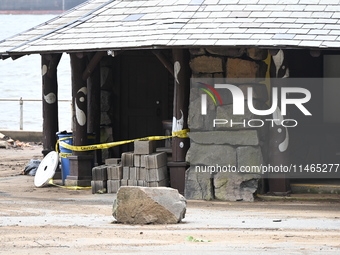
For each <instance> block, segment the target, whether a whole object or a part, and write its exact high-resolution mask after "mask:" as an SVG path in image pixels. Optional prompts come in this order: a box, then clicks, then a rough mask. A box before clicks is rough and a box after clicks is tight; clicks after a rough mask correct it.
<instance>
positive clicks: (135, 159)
mask: <svg viewBox="0 0 340 255" xmlns="http://www.w3.org/2000/svg"><path fill="white" fill-rule="evenodd" d="M140 161H141V155H139V154H134V155H133V165H134V166H137V167H140Z"/></svg>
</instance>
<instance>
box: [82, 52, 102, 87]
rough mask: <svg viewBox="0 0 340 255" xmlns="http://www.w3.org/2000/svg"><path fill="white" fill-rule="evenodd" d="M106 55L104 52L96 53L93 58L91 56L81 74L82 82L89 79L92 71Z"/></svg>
mask: <svg viewBox="0 0 340 255" xmlns="http://www.w3.org/2000/svg"><path fill="white" fill-rule="evenodd" d="M105 55H106V52H105V51H97V52H96V53H95V54H94V55H93V56H92V54H91V59H90V62H89V64H88V65H87V67H86V69H85V71H84V72H83V80H84V81H86V80H87V78H89V77H90V75H91V73H92V72H93V71H94V69H95V68H96V66H97V65H98V63H99V62H100V60H101V59H102V58H103V57H104V56H105Z"/></svg>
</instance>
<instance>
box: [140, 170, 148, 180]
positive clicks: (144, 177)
mask: <svg viewBox="0 0 340 255" xmlns="http://www.w3.org/2000/svg"><path fill="white" fill-rule="evenodd" d="M146 173H147V170H146V168H145V167H140V168H139V180H143V181H146Z"/></svg>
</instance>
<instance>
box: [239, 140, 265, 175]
mask: <svg viewBox="0 0 340 255" xmlns="http://www.w3.org/2000/svg"><path fill="white" fill-rule="evenodd" d="M236 153H237V166H238V167H239V168H240V167H241V166H243V167H256V166H260V165H261V164H263V157H262V151H261V148H260V147H251V146H241V147H238V148H237V149H236ZM253 170H255V168H253ZM258 173H259V171H258Z"/></svg>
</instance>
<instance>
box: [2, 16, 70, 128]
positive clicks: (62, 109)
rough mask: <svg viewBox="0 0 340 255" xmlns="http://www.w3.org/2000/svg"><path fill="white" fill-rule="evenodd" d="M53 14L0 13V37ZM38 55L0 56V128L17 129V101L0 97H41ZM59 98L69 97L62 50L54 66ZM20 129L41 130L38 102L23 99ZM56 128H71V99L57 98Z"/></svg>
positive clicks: (41, 20) (5, 36)
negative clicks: (60, 56) (4, 99)
mask: <svg viewBox="0 0 340 255" xmlns="http://www.w3.org/2000/svg"><path fill="white" fill-rule="evenodd" d="M53 17H55V15H0V41H1V40H3V39H5V38H8V37H10V36H13V35H15V34H17V33H20V32H23V31H25V30H27V29H29V28H31V27H34V26H36V25H38V24H41V23H43V22H45V21H47V20H50V19H52V18H53ZM40 66H41V58H40V55H39V54H34V55H30V56H24V57H21V58H19V59H16V60H15V61H13V60H12V59H6V60H1V59H0V130H1V129H2V130H3V129H11V130H19V127H20V125H19V123H20V111H19V110H20V105H19V102H18V101H16V102H3V101H1V99H2V98H10V99H20V97H22V98H23V99H39V100H41V98H42V85H41V67H40ZM58 84H59V88H58V95H59V99H66V100H71V74H70V64H69V56H68V55H67V54H63V57H62V59H61V61H60V64H59V66H58ZM23 109H24V112H23V120H24V124H23V129H24V130H26V131H28V130H33V131H42V102H41V101H39V102H24V104H23ZM59 130H60V131H62V130H68V131H70V130H71V103H70V102H59Z"/></svg>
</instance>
